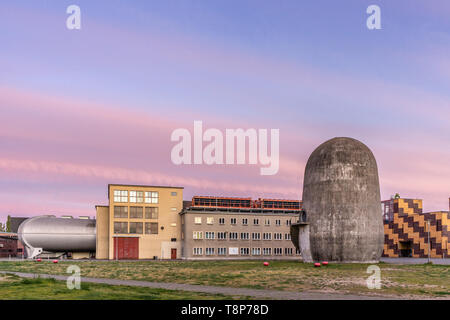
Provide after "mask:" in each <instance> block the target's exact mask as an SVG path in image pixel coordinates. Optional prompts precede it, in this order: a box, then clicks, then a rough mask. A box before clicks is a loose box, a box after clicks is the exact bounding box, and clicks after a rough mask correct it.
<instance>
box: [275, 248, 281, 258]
mask: <svg viewBox="0 0 450 320" xmlns="http://www.w3.org/2000/svg"><path fill="white" fill-rule="evenodd" d="M273 254H274V255H276V256H281V255H282V254H283V248H273Z"/></svg>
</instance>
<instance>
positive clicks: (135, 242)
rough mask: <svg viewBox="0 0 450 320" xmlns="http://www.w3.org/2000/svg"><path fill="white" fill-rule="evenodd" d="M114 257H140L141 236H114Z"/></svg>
mask: <svg viewBox="0 0 450 320" xmlns="http://www.w3.org/2000/svg"><path fill="white" fill-rule="evenodd" d="M114 259H119V260H121V259H139V238H133V237H117V238H114Z"/></svg>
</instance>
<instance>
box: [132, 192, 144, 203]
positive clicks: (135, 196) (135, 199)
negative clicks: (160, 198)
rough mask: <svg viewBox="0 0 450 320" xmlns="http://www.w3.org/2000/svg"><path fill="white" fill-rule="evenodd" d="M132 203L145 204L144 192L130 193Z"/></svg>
mask: <svg viewBox="0 0 450 320" xmlns="http://www.w3.org/2000/svg"><path fill="white" fill-rule="evenodd" d="M130 202H132V203H142V202H144V192H143V191H130Z"/></svg>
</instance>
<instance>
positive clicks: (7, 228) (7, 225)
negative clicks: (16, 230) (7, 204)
mask: <svg viewBox="0 0 450 320" xmlns="http://www.w3.org/2000/svg"><path fill="white" fill-rule="evenodd" d="M6 232H11V216H10V215H9V214H8V219H7V220H6Z"/></svg>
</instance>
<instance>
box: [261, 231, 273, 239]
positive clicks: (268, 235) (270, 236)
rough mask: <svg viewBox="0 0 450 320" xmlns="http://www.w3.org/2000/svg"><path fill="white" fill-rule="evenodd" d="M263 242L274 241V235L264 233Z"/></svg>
mask: <svg viewBox="0 0 450 320" xmlns="http://www.w3.org/2000/svg"><path fill="white" fill-rule="evenodd" d="M263 240H272V233H270V232H264V233H263Z"/></svg>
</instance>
